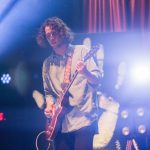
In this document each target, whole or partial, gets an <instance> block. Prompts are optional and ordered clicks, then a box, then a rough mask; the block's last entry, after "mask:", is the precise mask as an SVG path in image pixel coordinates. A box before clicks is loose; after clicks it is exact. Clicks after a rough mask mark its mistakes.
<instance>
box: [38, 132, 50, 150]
mask: <svg viewBox="0 0 150 150" xmlns="http://www.w3.org/2000/svg"><path fill="white" fill-rule="evenodd" d="M43 133H46V131H41V132H40V133H39V134H38V135H37V137H36V140H35V146H36V150H39V148H38V140H39V137H40V136H41V135H42V134H43ZM49 148H50V141H49V142H48V147H47V149H46V150H49Z"/></svg>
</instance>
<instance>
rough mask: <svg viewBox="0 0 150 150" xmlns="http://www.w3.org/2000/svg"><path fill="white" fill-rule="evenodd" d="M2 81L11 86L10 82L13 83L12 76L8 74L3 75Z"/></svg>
mask: <svg viewBox="0 0 150 150" xmlns="http://www.w3.org/2000/svg"><path fill="white" fill-rule="evenodd" d="M1 81H2V83H3V84H9V83H10V81H11V77H10V75H9V74H8V73H7V74H3V75H2V77H1Z"/></svg>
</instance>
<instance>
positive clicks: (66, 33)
mask: <svg viewBox="0 0 150 150" xmlns="http://www.w3.org/2000/svg"><path fill="white" fill-rule="evenodd" d="M46 26H50V27H52V28H53V29H54V30H56V31H57V32H58V34H59V36H60V37H61V38H62V39H63V40H64V43H71V42H72V41H73V38H74V35H73V32H72V31H71V29H70V28H69V27H68V26H67V25H66V24H65V23H64V22H63V21H62V20H61V19H60V18H58V17H51V18H48V19H47V20H46V21H45V22H44V23H43V24H42V26H41V27H40V30H39V32H38V35H37V37H36V40H37V43H38V44H39V45H40V46H42V47H47V46H48V45H49V44H48V41H47V39H46V35H45V27H46Z"/></svg>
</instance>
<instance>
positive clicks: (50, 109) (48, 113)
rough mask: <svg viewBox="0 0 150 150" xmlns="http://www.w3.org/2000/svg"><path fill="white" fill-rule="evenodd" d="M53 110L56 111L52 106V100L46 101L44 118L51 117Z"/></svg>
mask: <svg viewBox="0 0 150 150" xmlns="http://www.w3.org/2000/svg"><path fill="white" fill-rule="evenodd" d="M55 110H56V108H55V105H54V103H53V101H52V100H47V101H46V108H45V110H44V114H45V116H46V117H47V118H50V117H52V116H53V115H54V113H55Z"/></svg>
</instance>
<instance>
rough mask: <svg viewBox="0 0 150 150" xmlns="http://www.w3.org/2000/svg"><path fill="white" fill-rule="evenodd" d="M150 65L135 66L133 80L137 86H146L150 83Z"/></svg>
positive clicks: (132, 68)
mask: <svg viewBox="0 0 150 150" xmlns="http://www.w3.org/2000/svg"><path fill="white" fill-rule="evenodd" d="M149 66H150V65H149V64H147V63H139V64H134V65H133V66H132V67H131V68H130V69H131V72H130V73H131V79H132V81H133V82H135V83H137V84H139V83H140V84H145V83H147V82H149V81H150V67H149Z"/></svg>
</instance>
